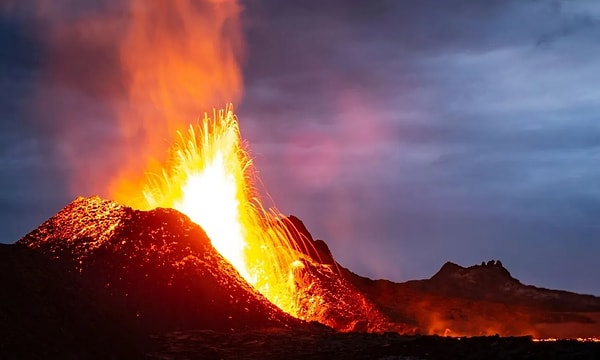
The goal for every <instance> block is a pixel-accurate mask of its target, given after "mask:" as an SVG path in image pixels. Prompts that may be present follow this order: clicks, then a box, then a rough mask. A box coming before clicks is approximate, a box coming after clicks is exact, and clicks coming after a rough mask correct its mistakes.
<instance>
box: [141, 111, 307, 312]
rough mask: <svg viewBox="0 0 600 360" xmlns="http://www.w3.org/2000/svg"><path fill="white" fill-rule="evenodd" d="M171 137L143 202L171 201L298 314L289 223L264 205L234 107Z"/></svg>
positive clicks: (250, 278)
mask: <svg viewBox="0 0 600 360" xmlns="http://www.w3.org/2000/svg"><path fill="white" fill-rule="evenodd" d="M177 135H178V137H177V142H176V143H175V145H174V146H173V148H172V149H171V153H170V157H169V159H168V160H167V163H166V166H165V168H163V170H162V173H161V174H160V175H156V174H155V175H154V176H149V177H148V181H147V183H146V185H145V186H144V190H143V194H144V198H145V201H146V202H147V207H149V208H156V207H170V208H174V209H176V210H178V211H180V212H182V213H184V214H186V215H187V216H188V217H189V218H190V219H191V220H192V221H194V222H195V223H197V224H199V225H200V226H202V227H203V229H204V230H205V232H206V234H207V235H208V237H209V238H210V239H211V241H212V243H213V246H214V247H215V248H216V249H217V250H218V251H219V253H220V254H221V255H223V257H225V258H226V259H227V260H228V261H229V262H230V263H231V264H232V265H233V266H234V267H235V268H236V269H237V270H238V272H239V273H240V275H241V276H242V277H244V279H245V280H246V281H247V282H248V283H250V284H251V285H253V286H254V287H255V288H256V289H257V290H258V291H259V292H261V293H262V294H263V295H264V296H265V297H266V298H267V299H269V300H270V301H271V302H272V303H274V304H275V305H277V306H279V307H280V308H281V309H282V310H284V311H286V312H287V313H289V314H292V315H295V316H296V315H297V313H298V308H297V307H298V301H297V300H298V299H297V298H296V293H297V289H296V285H295V283H294V271H295V270H296V269H297V268H298V266H302V262H301V261H298V259H300V258H303V255H302V253H301V252H300V251H298V250H297V244H296V243H295V242H294V241H293V240H292V239H293V235H292V234H291V232H292V231H295V229H294V228H293V226H292V225H291V223H289V222H286V221H285V219H284V217H282V216H281V214H280V213H279V212H278V211H277V210H274V209H271V210H265V209H264V208H263V206H262V204H261V201H260V199H259V197H258V195H257V191H256V189H255V188H254V186H253V184H255V183H256V180H257V178H256V174H255V172H254V168H253V165H252V159H251V158H250V156H249V155H248V152H247V151H246V149H245V146H244V143H243V142H242V140H241V136H240V131H239V126H238V122H237V118H236V116H235V115H234V113H233V107H232V106H231V105H229V106H228V107H227V108H226V109H224V110H220V111H218V112H217V111H216V110H214V111H213V117H212V118H210V117H208V115H207V114H205V116H204V118H203V119H202V120H201V121H199V122H198V123H197V124H196V125H191V126H190V127H189V129H188V131H187V132H185V133H184V132H181V131H180V132H178V133H177Z"/></svg>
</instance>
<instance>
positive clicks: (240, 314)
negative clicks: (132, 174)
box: [18, 197, 300, 332]
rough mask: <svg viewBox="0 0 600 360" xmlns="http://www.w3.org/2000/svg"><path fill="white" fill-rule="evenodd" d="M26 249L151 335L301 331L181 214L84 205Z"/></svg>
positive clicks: (90, 201)
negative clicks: (52, 262)
mask: <svg viewBox="0 0 600 360" xmlns="http://www.w3.org/2000/svg"><path fill="white" fill-rule="evenodd" d="M18 243H19V244H20V245H25V246H27V247H29V248H30V249H35V250H36V251H39V252H41V253H43V254H45V255H47V256H49V257H51V258H53V259H55V260H57V262H58V263H60V264H61V266H65V267H66V268H67V269H69V270H70V271H71V273H72V274H73V275H74V276H77V277H79V278H80V279H81V280H82V281H84V282H85V283H87V284H88V285H89V286H90V287H91V288H92V289H93V290H94V291H95V293H96V294H98V296H101V297H104V298H106V299H108V300H107V301H108V303H109V305H110V307H111V308H114V309H115V311H118V312H120V313H122V314H125V315H124V316H127V317H129V318H131V320H132V321H133V322H134V323H136V324H137V326H138V328H140V329H143V330H144V331H147V332H162V331H172V330H181V329H213V330H230V329H248V328H253V329H255V328H261V327H277V326H289V325H294V324H295V325H298V324H300V322H299V321H298V320H296V319H294V318H292V317H291V316H289V315H287V314H285V313H284V312H282V311H281V310H280V309H279V308H277V307H275V306H274V305H273V304H271V303H270V302H269V301H268V300H266V299H265V298H264V297H263V296H262V295H261V294H259V293H257V292H256V291H255V290H254V288H252V287H251V286H250V285H248V284H247V283H246V282H245V281H244V280H243V279H242V278H241V277H240V276H239V274H238V273H237V271H236V270H235V269H234V268H233V267H232V266H231V265H230V264H229V263H228V262H227V261H226V260H225V259H224V258H223V257H222V256H221V255H220V254H219V253H218V252H217V251H216V250H215V249H214V248H213V246H212V245H211V243H210V240H209V239H208V238H207V236H206V234H205V233H204V231H203V230H202V229H201V228H200V227H199V226H198V225H196V224H194V223H192V222H191V221H190V220H189V219H188V218H187V217H186V216H184V215H182V214H181V213H179V212H177V211H175V210H171V209H156V210H152V211H136V210H132V209H130V208H128V207H125V206H121V205H119V204H116V203H114V202H110V201H106V200H102V199H100V198H97V197H93V198H78V199H76V200H75V201H74V202H72V203H71V204H69V205H68V206H66V207H65V208H64V209H63V210H61V211H60V212H59V213H58V214H56V215H55V216H53V217H52V218H50V219H49V220H48V221H46V222H45V223H43V224H42V225H41V226H40V227H38V228H37V229H35V230H34V231H33V232H31V233H30V234H28V235H26V236H25V237H24V238H23V239H21V240H20V241H19V242H18Z"/></svg>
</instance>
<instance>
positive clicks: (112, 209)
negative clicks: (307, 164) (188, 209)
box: [0, 197, 600, 359]
mask: <svg viewBox="0 0 600 360" xmlns="http://www.w3.org/2000/svg"><path fill="white" fill-rule="evenodd" d="M282 221H285V222H286V225H287V226H290V227H293V228H294V229H296V230H298V231H297V232H294V233H295V234H296V236H295V238H294V241H295V243H296V247H297V248H298V250H299V252H300V253H302V254H303V257H302V258H301V261H302V262H303V264H304V266H303V267H302V268H301V270H299V272H298V273H295V274H294V276H295V279H296V280H295V281H296V284H297V286H298V291H299V292H300V293H301V295H302V296H301V297H300V298H301V299H313V298H316V299H319V303H317V304H316V305H314V304H315V303H314V302H311V304H312V305H310V306H308V305H307V306H306V308H305V310H304V311H305V313H304V314H303V315H305V319H307V320H314V319H318V320H319V321H320V322H321V323H317V322H314V321H313V322H305V321H301V320H298V319H296V318H293V317H291V316H290V315H288V314H286V313H284V312H283V311H281V310H280V309H279V308H277V307H276V306H274V305H272V304H271V303H270V302H269V301H268V300H267V299H265V298H264V297H263V296H262V295H261V294H259V293H257V292H256V291H255V290H254V289H253V288H252V287H251V286H250V285H248V284H247V283H246V282H245V281H244V280H243V279H242V278H241V277H240V276H239V274H238V273H237V271H236V270H235V269H234V268H233V267H232V266H231V265H230V264H229V263H228V262H227V261H226V260H225V259H224V258H223V257H222V256H221V255H220V254H218V252H217V251H216V250H215V249H214V248H213V247H212V244H211V243H210V240H209V239H208V238H207V236H206V234H205V233H204V231H203V230H202V229H201V228H200V227H199V226H198V225H196V224H194V223H192V222H191V221H189V219H188V218H187V217H186V216H184V215H182V214H180V213H179V212H177V211H175V210H171V209H156V210H153V211H136V210H132V209H130V208H127V207H124V206H121V205H119V204H116V203H114V202H111V201H107V200H102V199H100V198H97V197H94V198H78V199H76V200H75V201H73V202H72V203H71V204H69V205H67V206H66V207H65V208H64V209H63V210H61V211H60V212H59V213H57V214H56V215H55V216H53V217H52V218H50V219H49V220H47V221H46V222H44V223H43V224H42V225H40V226H39V227H38V228H37V229H35V230H34V231H32V232H31V233H30V234H28V235H26V236H25V237H24V238H23V239H21V240H20V241H18V242H17V243H16V244H12V245H2V246H0V280H2V284H3V292H2V296H1V297H0V358H2V359H18V358H19V359H20V358H40V359H42V358H48V357H56V356H58V357H60V358H67V359H68V358H73V359H75V358H98V359H100V358H102V359H110V358H114V359H120V358H127V359H132V358H150V359H186V358H215V359H221V358H223V359H228V358H232V359H233V358H240V357H242V358H271V359H277V358H282V357H285V358H314V359H321V358H332V357H334V358H381V359H417V358H428V359H431V358H457V359H458V358H498V359H505V358H545V357H547V356H546V355H549V354H552V356H553V357H554V358H581V359H587V358H590V359H591V358H598V355H599V351H600V343H582V342H577V341H559V342H553V343H538V342H532V340H531V336H534V337H560V338H574V337H592V336H596V337H597V336H598V335H599V334H600V315H599V314H600V298H598V297H594V296H590V295H579V294H573V293H569V292H565V291H557V290H547V289H540V288H536V287H534V286H529V285H523V284H521V283H520V282H519V281H518V280H517V279H515V278H513V277H512V276H511V274H510V273H509V271H508V270H507V269H505V268H504V266H503V265H502V264H501V263H500V262H499V261H490V262H487V263H483V264H481V265H476V266H471V267H468V268H464V267H461V266H459V265H456V264H452V263H447V264H445V265H444V266H443V267H442V268H441V269H440V271H438V273H436V274H435V275H434V276H432V277H431V278H430V279H426V280H415V281H409V282H405V283H393V282H390V281H387V280H371V279H368V278H364V277H361V276H359V275H356V274H354V273H352V272H351V271H350V270H348V269H345V268H343V267H342V266H341V265H340V264H338V263H337V262H336V261H335V259H334V257H333V255H332V254H331V252H330V251H329V249H328V247H327V245H326V243H325V242H323V241H321V240H314V239H313V238H312V236H311V234H310V232H308V230H307V229H306V227H305V226H304V224H302V222H301V221H300V220H299V219H297V218H295V217H293V216H290V217H289V218H287V219H283V220H282ZM301 301H302V300H301ZM496 334H498V335H501V337H498V336H497V335H496ZM424 335H436V336H424ZM439 335H451V336H454V337H457V338H446V337H440V336H439ZM482 335H491V336H482ZM464 336H475V337H474V338H466V337H464ZM109 344H110V345H109Z"/></svg>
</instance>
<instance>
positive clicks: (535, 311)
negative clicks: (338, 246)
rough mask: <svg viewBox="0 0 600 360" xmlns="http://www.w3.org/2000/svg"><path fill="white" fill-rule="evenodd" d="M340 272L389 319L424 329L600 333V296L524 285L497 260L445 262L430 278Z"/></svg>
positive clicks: (516, 333)
mask: <svg viewBox="0 0 600 360" xmlns="http://www.w3.org/2000/svg"><path fill="white" fill-rule="evenodd" d="M343 272H344V276H345V277H346V278H347V279H348V280H349V281H350V282H352V283H353V284H354V285H355V286H356V287H357V288H358V289H359V290H360V291H361V292H362V293H364V294H365V295H366V296H367V297H368V298H369V299H370V300H371V301H372V302H373V303H374V304H375V305H376V306H377V307H378V309H379V310H381V312H382V313H383V314H385V315H387V316H389V318H390V319H391V320H392V321H396V322H402V323H406V324H409V325H412V326H414V327H416V328H418V329H419V332H421V333H423V334H439V335H453V336H460V335H470V336H477V335H493V334H500V335H502V336H521V335H533V336H535V337H558V338H577V337H597V336H599V335H600V298H598V297H595V296H591V295H580V294H575V293H570V292H567V291H558V290H548V289H543V288H537V287H535V286H531V285H523V284H522V283H521V282H520V281H518V280H517V279H515V278H513V277H512V275H511V274H510V272H509V271H508V270H507V269H506V268H504V266H503V265H502V263H501V262H500V261H489V262H487V263H483V264H481V265H476V266H471V267H468V268H464V267H462V266H459V265H456V264H453V263H450V262H448V263H446V264H444V266H442V268H441V269H440V270H439V271H438V272H437V273H436V274H435V275H434V276H432V277H431V278H430V279H427V280H412V281H408V282H405V283H394V282H391V281H388V280H371V279H368V278H364V277H361V276H358V275H356V274H354V273H352V272H351V271H349V270H347V269H344V270H343Z"/></svg>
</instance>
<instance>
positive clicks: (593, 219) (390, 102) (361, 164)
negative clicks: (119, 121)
mask: <svg viewBox="0 0 600 360" xmlns="http://www.w3.org/2000/svg"><path fill="white" fill-rule="evenodd" d="M80 3H81V2H78V1H71V2H70V1H37V2H34V1H16V0H15V1H11V0H8V2H6V1H4V2H2V3H0V185H1V186H0V214H1V217H0V228H1V229H2V231H1V233H0V241H1V242H5V243H12V242H14V241H16V240H18V239H19V238H20V237H21V236H23V235H24V234H26V233H27V232H29V231H31V230H33V229H34V228H35V227H36V226H37V225H38V224H40V223H41V222H43V221H44V220H45V219H47V218H48V217H50V216H51V215H53V214H54V213H56V212H57V211H58V210H60V209H61V208H62V207H63V206H64V205H66V204H67V203H69V202H70V201H71V200H73V198H74V197H76V196H78V195H84V196H87V195H93V194H95V193H99V194H100V195H102V196H106V194H103V193H102V191H101V190H96V189H94V186H80V187H79V188H76V187H73V186H71V185H69V184H70V183H69V179H70V176H71V175H70V174H71V173H72V170H73V166H75V165H73V161H72V158H73V157H74V156H73V154H75V155H76V156H75V157H76V158H77V159H78V161H79V163H78V164H77V168H78V169H81V168H82V164H83V165H85V166H89V167H90V168H94V169H95V170H94V171H95V172H94V174H96V173H99V171H101V173H111V172H112V171H114V167H115V166H118V163H115V162H114V161H103V156H102V154H104V153H109V152H110V151H111V149H115V148H118V146H119V144H118V141H119V139H117V138H116V137H115V136H114V132H113V131H112V129H111V126H112V125H111V124H114V122H111V121H110V118H111V117H113V116H114V113H113V112H112V111H111V108H110V106H109V105H108V103H110V102H114V101H116V100H115V99H119V98H120V96H123V93H124V92H123V84H122V83H120V81H119V79H120V78H121V76H120V67H119V63H118V57H116V56H115V49H114V47H113V45H112V43H111V39H110V36H111V34H105V35H106V36H104V37H102V39H103V40H102V41H95V42H89V41H86V38H85V37H84V36H79V37H78V36H70V35H71V34H66V36H65V39H67V40H69V41H67V42H66V43H64V44H62V45H64V46H63V47H61V48H59V49H58V50H57V48H56V46H54V45H55V44H56V38H53V36H55V34H56V32H55V31H54V30H56V28H57V26H59V25H58V24H61V23H64V22H68V21H73V20H77V18H78V17H89V16H93V15H94V14H95V13H101V14H103V16H104V17H106V16H107V15H106V14H109V15H110V16H112V17H114V19H115V21H116V22H118V21H126V18H127V14H126V11H124V10H123V9H122V8H120V6H119V3H120V2H118V1H90V2H88V3H86V4H80ZM242 5H243V7H244V9H243V10H242V13H241V15H240V19H241V20H242V28H243V33H244V37H245V50H244V54H243V56H241V57H242V61H241V66H242V69H243V82H244V92H243V97H242V98H241V100H240V101H238V102H237V103H236V104H235V105H236V113H237V115H238V117H239V120H240V127H241V131H242V135H243V136H244V137H245V139H246V140H247V142H248V146H249V148H250V150H251V152H252V154H253V156H254V157H255V164H256V166H257V168H258V170H259V171H260V176H261V178H262V180H263V183H264V187H265V188H266V189H267V191H268V193H269V194H270V196H271V198H272V199H273V201H274V203H275V204H276V205H277V207H278V208H279V210H280V211H281V212H283V213H285V214H295V215H297V216H298V217H300V218H301V219H302V220H303V221H304V222H305V224H306V226H307V227H308V229H309V230H310V231H311V232H312V234H313V236H314V237H315V238H319V239H323V240H325V241H326V242H327V243H328V244H329V246H330V248H331V249H332V252H333V254H334V256H335V257H336V259H337V260H338V261H339V262H340V263H341V264H342V265H344V266H346V267H349V268H350V269H352V270H353V271H354V272H356V273H359V274H361V275H365V276H369V277H372V278H387V279H391V280H394V281H404V280H409V279H416V278H428V277H430V276H431V275H432V274H433V273H435V272H436V271H437V270H438V269H439V267H440V266H441V265H442V264H443V263H444V262H445V261H453V262H456V263H458V264H460V265H463V266H470V265H474V264H479V263H481V262H482V261H487V260H490V259H500V260H501V261H502V263H503V264H504V265H505V266H506V267H507V268H508V269H509V270H510V271H511V273H512V274H513V276H515V277H516V278H518V279H520V280H521V281H522V282H524V283H526V284H534V285H537V286H543V287H548V288H558V289H565V290H572V291H577V292H583V293H591V294H596V295H600V276H599V275H598V274H600V261H599V260H598V259H599V258H600V241H599V239H600V222H599V221H598V217H599V215H600V169H599V167H598V165H599V164H600V119H599V118H598V117H599V116H600V2H598V1H595V0H589V1H586V0H570V1H567V0H565V1H550V0H548V1H526V0H513V1H492V0H490V1H481V0H454V1H434V0H431V1H424V0H414V1H412V0H406V1H393V0H389V1H360V0H356V1H350V0H346V1H342V0H328V1H322V0H319V1H317V0H314V1H312V0H311V1H279V0H268V1H267V0H256V1H250V0H248V1H246V2H242ZM123 19H125V20H123ZM51 42H52V43H53V44H54V45H53V46H50V45H49V43H51ZM49 63H51V65H52V66H51V69H52V71H51V72H49V71H48V66H49V65H48V64H49ZM214 106H218V107H221V106H223V104H214ZM66 109H68V112H69V113H70V116H68V119H67V117H65V116H64V114H65V112H66ZM205 110H210V109H205ZM65 129H69V134H71V135H73V134H76V135H78V136H69V137H65V136H62V135H64V132H65ZM97 178H98V176H96V175H94V179H91V176H90V181H89V184H95V183H96V181H95V180H97Z"/></svg>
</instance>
